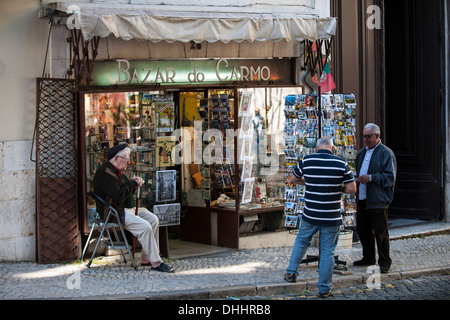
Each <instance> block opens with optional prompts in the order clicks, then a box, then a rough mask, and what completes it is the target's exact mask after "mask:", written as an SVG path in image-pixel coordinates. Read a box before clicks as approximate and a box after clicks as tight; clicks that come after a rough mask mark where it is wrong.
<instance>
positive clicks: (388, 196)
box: [353, 123, 397, 273]
mask: <svg viewBox="0 0 450 320" xmlns="http://www.w3.org/2000/svg"><path fill="white" fill-rule="evenodd" d="M362 137H363V140H364V144H365V145H366V146H365V147H364V148H362V149H361V150H359V151H358V154H357V156H356V160H355V166H356V173H357V175H358V178H357V179H356V182H357V184H358V196H357V199H358V206H357V211H356V231H357V232H358V237H359V240H360V241H361V246H362V248H363V257H362V259H361V260H358V261H354V262H353V265H355V266H368V265H373V264H375V262H376V253H377V251H378V265H379V266H380V271H381V273H387V272H389V269H390V267H391V264H392V259H391V257H390V253H389V231H388V225H387V220H388V208H389V205H390V204H391V203H392V200H393V198H394V188H395V180H396V176H397V160H396V158H395V155H394V152H393V151H392V150H391V149H389V148H388V147H387V146H385V145H384V144H383V143H382V142H381V139H380V127H379V126H377V125H376V124H374V123H368V124H366V125H365V126H364V130H363V136H362ZM375 243H376V245H377V249H378V250H377V251H375Z"/></svg>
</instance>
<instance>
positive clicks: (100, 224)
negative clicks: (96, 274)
mask: <svg viewBox="0 0 450 320" xmlns="http://www.w3.org/2000/svg"><path fill="white" fill-rule="evenodd" d="M88 195H89V196H91V197H92V198H94V199H98V200H100V201H101V202H103V203H104V204H105V206H107V207H108V208H109V211H108V215H107V216H106V219H105V221H103V220H102V218H101V216H100V214H99V213H98V212H97V213H96V216H95V218H94V226H93V227H92V229H91V232H90V233H89V237H88V239H87V241H86V244H85V246H84V249H83V254H82V255H81V261H83V258H84V254H85V253H86V250H87V248H88V246H89V242H90V240H91V237H92V234H93V233H94V230H95V229H97V230H98V231H100V235H99V237H98V240H97V243H96V244H95V248H94V251H93V252H92V256H91V260H89V263H88V264H87V267H88V268H90V266H91V263H92V261H93V260H94V255H95V252H96V251H97V248H98V245H99V244H100V243H101V244H102V245H103V246H104V247H106V248H108V249H112V250H120V253H121V254H122V257H123V260H124V263H127V259H126V258H125V254H124V253H123V251H124V250H127V251H128V254H129V256H130V259H131V263H132V264H133V267H134V269H135V270H137V267H136V264H135V263H134V258H133V255H132V253H131V249H130V246H129V244H128V241H127V237H126V235H125V230H124V227H123V224H122V222H121V221H120V217H119V214H118V213H117V211H116V209H114V208H113V207H112V206H111V205H110V204H109V203H107V202H106V201H105V200H103V199H102V198H100V197H99V196H98V195H96V194H95V193H93V192H89V193H88ZM113 217H114V218H115V220H116V221H117V222H110V220H111V218H113ZM117 228H119V229H120V232H121V234H122V238H123V242H121V241H120V239H119V236H118V234H117V231H116V229H117ZM110 229H112V234H113V235H114V239H113V238H112V236H111V231H110ZM105 232H106V235H105Z"/></svg>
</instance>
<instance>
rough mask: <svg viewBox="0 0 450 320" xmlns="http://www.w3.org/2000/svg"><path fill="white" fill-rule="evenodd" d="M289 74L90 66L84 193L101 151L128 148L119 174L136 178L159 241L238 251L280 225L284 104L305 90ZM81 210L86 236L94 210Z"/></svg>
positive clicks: (165, 63)
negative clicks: (125, 163) (257, 234)
mask: <svg viewBox="0 0 450 320" xmlns="http://www.w3.org/2000/svg"><path fill="white" fill-rule="evenodd" d="M295 70H296V60H295V59H223V58H219V59H196V60H159V61H152V60H145V61H129V60H126V59H117V60H116V61H97V62H96V63H95V65H94V69H93V72H92V81H91V84H90V86H85V87H80V89H79V90H80V91H79V97H80V98H79V101H80V108H79V110H80V114H79V118H80V119H81V121H80V124H81V126H80V136H81V137H83V138H82V139H81V140H80V146H81V150H82V152H83V155H82V156H81V164H82V166H81V170H82V171H83V172H84V173H83V174H82V180H83V182H82V186H83V188H82V194H83V195H86V194H87V192H89V191H91V190H92V184H91V182H92V177H93V175H94V173H95V170H96V168H98V166H99V165H100V164H101V163H102V162H103V161H105V160H106V159H105V151H106V150H108V149H109V148H111V147H112V146H114V145H116V144H120V143H128V145H129V147H130V149H131V151H132V153H131V166H130V167H129V169H128V172H127V175H129V176H135V175H139V176H140V177H141V178H142V179H143V180H144V185H143V186H142V187H141V190H140V201H139V202H140V205H141V206H145V207H147V208H148V209H149V210H151V211H152V212H154V213H155V214H157V215H158V216H159V218H160V222H161V236H162V239H161V240H162V241H161V243H162V244H165V243H167V239H168V238H171V239H172V238H175V239H181V240H183V241H190V242H199V243H204V244H215V245H218V246H224V247H231V248H240V247H243V246H244V247H245V245H243V244H242V240H241V242H240V239H242V238H243V237H245V236H246V235H249V234H252V233H255V232H264V231H275V230H280V229H283V228H284V222H285V220H284V202H285V196H284V183H285V173H284V162H285V161H284V157H285V153H284V149H283V148H284V121H285V116H284V102H285V98H286V96H288V95H292V94H294V95H295V94H302V93H304V87H302V86H298V85H296V84H295V78H296V77H295ZM82 207H83V208H85V210H84V213H83V216H82V217H83V219H82V230H83V232H84V233H86V232H88V230H89V229H90V227H91V221H92V218H93V217H94V214H95V204H94V202H93V201H92V200H91V199H89V198H85V200H84V205H83V206H82ZM162 250H163V251H164V245H162ZM165 251H166V252H163V254H164V253H165V254H166V255H168V254H169V253H168V248H165Z"/></svg>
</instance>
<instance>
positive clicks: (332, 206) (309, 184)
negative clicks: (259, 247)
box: [293, 149, 354, 226]
mask: <svg viewBox="0 0 450 320" xmlns="http://www.w3.org/2000/svg"><path fill="white" fill-rule="evenodd" d="M293 173H294V175H295V176H296V177H297V178H301V177H304V178H305V207H304V211H303V217H302V219H304V220H305V221H308V222H309V223H311V224H316V225H326V226H338V225H341V223H342V218H341V196H342V190H341V189H342V184H346V183H350V182H352V181H354V179H353V174H352V172H351V170H350V167H349V166H348V163H347V162H346V161H345V160H344V159H342V158H341V157H338V156H335V155H333V153H332V152H331V151H329V150H325V149H321V150H319V151H318V152H317V153H314V154H310V155H307V156H305V157H304V158H303V159H302V161H300V162H299V163H298V165H297V166H296V167H294V170H293Z"/></svg>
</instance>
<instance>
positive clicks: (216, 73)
mask: <svg viewBox="0 0 450 320" xmlns="http://www.w3.org/2000/svg"><path fill="white" fill-rule="evenodd" d="M293 65H294V63H293V60H292V59H251V60H243V59H242V60H241V59H205V60H140V61H129V60H125V59H117V60H114V61H97V62H95V63H94V68H93V71H92V81H91V83H90V85H92V86H136V85H140V86H145V85H158V84H159V85H161V86H169V85H170V86H174V85H213V84H224V83H251V82H253V83H254V82H259V83H261V82H265V83H270V84H292V82H293V80H292V79H293V76H292V74H293Z"/></svg>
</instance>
